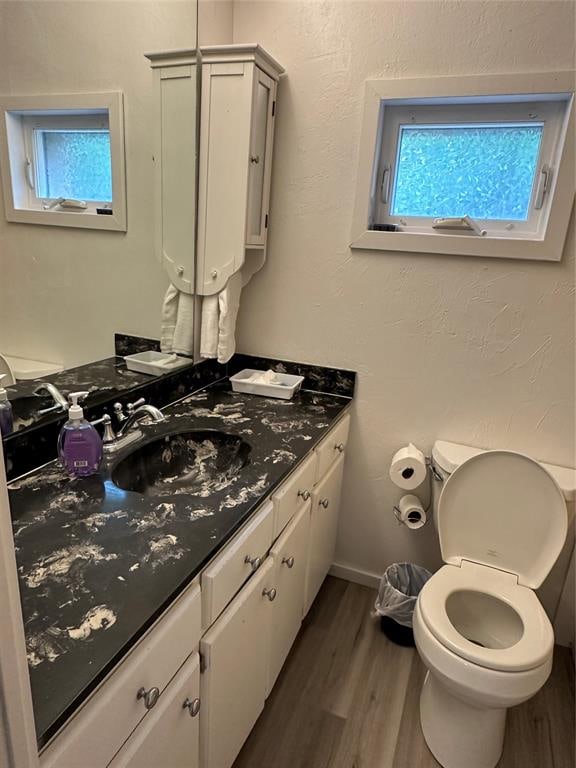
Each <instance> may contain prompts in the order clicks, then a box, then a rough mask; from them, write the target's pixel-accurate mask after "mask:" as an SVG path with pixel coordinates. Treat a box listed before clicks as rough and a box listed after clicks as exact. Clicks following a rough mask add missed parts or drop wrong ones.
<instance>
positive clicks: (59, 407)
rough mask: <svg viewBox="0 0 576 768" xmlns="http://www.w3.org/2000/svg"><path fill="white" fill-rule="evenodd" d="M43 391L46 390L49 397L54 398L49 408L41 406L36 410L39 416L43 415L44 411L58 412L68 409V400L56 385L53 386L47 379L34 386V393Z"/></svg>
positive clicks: (38, 393)
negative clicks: (40, 408)
mask: <svg viewBox="0 0 576 768" xmlns="http://www.w3.org/2000/svg"><path fill="white" fill-rule="evenodd" d="M44 391H46V392H48V394H49V395H50V397H51V398H52V399H53V400H54V405H51V406H50V407H49V408H42V410H40V411H38V415H39V416H43V415H44V414H46V413H56V412H58V413H60V412H62V411H67V410H68V400H67V399H66V398H65V397H64V395H63V394H62V392H60V390H59V389H58V387H55V386H54V384H51V383H50V382H49V381H43V382H42V383H41V384H39V385H38V386H37V387H36V389H35V390H34V394H35V395H40V394H41V393H42V392H44Z"/></svg>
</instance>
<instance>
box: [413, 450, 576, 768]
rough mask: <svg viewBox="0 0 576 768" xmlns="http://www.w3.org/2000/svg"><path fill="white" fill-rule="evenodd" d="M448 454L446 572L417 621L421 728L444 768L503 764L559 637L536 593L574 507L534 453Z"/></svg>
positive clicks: (421, 601) (438, 511)
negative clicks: (518, 712)
mask: <svg viewBox="0 0 576 768" xmlns="http://www.w3.org/2000/svg"><path fill="white" fill-rule="evenodd" d="M445 446H454V444H444V447H445ZM442 448H443V445H442V444H439V443H437V444H436V445H435V450H434V453H433V458H434V459H435V460H436V461H435V463H436V465H440V467H439V468H440V472H442V470H446V469H447V470H448V471H444V474H443V477H442V478H440V477H439V478H438V479H444V482H443V483H442V490H441V493H440V496H439V498H438V499H437V503H435V509H434V515H435V523H436V526H437V530H438V535H439V539H440V549H441V553H442V559H443V561H444V563H445V565H444V566H443V567H442V568H440V570H439V571H437V572H436V573H435V574H434V575H433V576H432V578H431V579H430V580H429V581H428V582H427V583H426V584H425V585H424V587H423V589H422V592H421V593H420V595H419V598H418V602H417V605H416V609H415V613H414V621H413V624H414V639H415V642H416V648H417V650H418V653H419V654H420V657H421V658H422V661H423V663H424V664H425V666H426V667H427V670H428V672H427V674H426V678H425V681H424V684H423V687H422V692H421V696H420V722H421V725H422V731H423V734H424V738H425V740H426V743H427V745H428V747H429V749H430V751H431V752H432V754H433V755H434V757H435V758H436V760H438V762H439V763H440V764H441V765H442V766H444V768H494V766H495V765H496V764H497V763H498V760H499V759H500V756H501V753H502V747H503V743H504V730H505V724H506V710H507V709H508V708H509V707H513V706H515V705H517V704H521V703H522V702H524V701H526V700H527V699H529V698H531V697H532V696H534V694H536V693H537V692H538V690H539V689H540V688H541V687H542V686H543V685H544V683H545V682H546V680H547V678H548V676H549V674H550V671H551V668H552V653H553V647H554V632H553V629H552V625H551V624H550V620H549V619H548V616H547V615H546V612H545V610H544V608H543V607H542V605H541V603H540V601H539V599H538V597H537V595H536V594H535V592H534V590H535V589H536V588H537V587H539V586H540V584H542V582H543V581H544V579H545V578H546V576H547V574H548V573H549V571H550V570H551V568H552V566H553V565H554V563H555V562H556V559H557V558H558V555H559V554H560V552H561V550H562V547H563V545H564V541H565V539H566V533H567V508H566V500H565V495H564V493H563V491H562V490H561V488H560V486H559V485H558V482H557V481H556V480H555V479H554V477H553V476H552V474H551V473H550V472H549V471H548V470H547V469H545V468H544V466H542V465H541V464H539V463H538V462H536V461H534V460H533V459H531V458H529V457H527V456H524V455H522V454H519V453H514V452H511V451H479V450H475V449H466V447H465V446H462V447H461V448H462V450H463V451H464V452H465V455H466V458H465V460H462V461H460V462H459V461H455V462H454V463H453V464H452V465H451V466H450V462H448V461H446V460H444V459H445V458H446V454H447V453H449V451H446V450H444V451H443V450H442ZM456 448H458V446H456ZM466 450H467V451H468V452H467V453H466ZM566 471H567V472H569V470H566Z"/></svg>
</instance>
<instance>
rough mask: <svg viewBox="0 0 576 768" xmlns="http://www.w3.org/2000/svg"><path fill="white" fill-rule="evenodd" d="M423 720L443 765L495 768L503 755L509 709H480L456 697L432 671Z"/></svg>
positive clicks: (422, 699)
mask: <svg viewBox="0 0 576 768" xmlns="http://www.w3.org/2000/svg"><path fill="white" fill-rule="evenodd" d="M420 723H421V725H422V732H423V734H424V738H425V739H426V744H427V745H428V748H429V749H430V751H431V752H432V754H433V755H434V757H435V758H436V760H438V762H439V763H440V765H442V766H443V768H463V766H466V768H494V766H495V765H496V764H497V762H498V760H499V759H500V755H501V754H502V748H503V746H504V731H505V727H506V710H505V709H479V708H477V707H473V706H472V705H471V704H468V703H466V702H465V701H462V699H459V698H456V697H455V696H453V695H452V694H451V693H450V691H449V690H448V689H447V688H446V687H445V686H444V685H442V683H441V682H439V681H438V680H437V679H436V678H435V677H434V676H433V675H431V674H430V672H427V673H426V679H425V680H424V685H423V686H422V693H421V695H420Z"/></svg>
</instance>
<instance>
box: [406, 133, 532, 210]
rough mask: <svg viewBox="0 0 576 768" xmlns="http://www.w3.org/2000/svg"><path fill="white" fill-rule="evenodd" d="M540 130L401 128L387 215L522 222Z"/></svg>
mask: <svg viewBox="0 0 576 768" xmlns="http://www.w3.org/2000/svg"><path fill="white" fill-rule="evenodd" d="M543 129H544V126H543V123H539V124H535V123H530V124H529V125H513V124H507V125H506V124H502V125H494V124H487V125H416V126H410V125H402V126H400V129H399V136H398V150H397V162H396V178H395V182H394V188H393V192H392V200H391V214H392V215H394V216H420V217H453V216H454V217H456V216H466V215H468V216H471V217H473V218H475V219H493V220H512V221H526V220H527V219H528V215H529V207H530V200H531V197H532V189H533V186H534V177H535V174H536V170H537V164H538V156H539V153H540V144H541V140H542V133H543Z"/></svg>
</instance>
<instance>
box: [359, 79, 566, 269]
mask: <svg viewBox="0 0 576 768" xmlns="http://www.w3.org/2000/svg"><path fill="white" fill-rule="evenodd" d="M561 74H562V75H570V74H571V73H561ZM526 77H527V78H528V77H530V76H526ZM534 78H535V79H536V80H538V79H541V80H543V81H544V82H546V80H547V79H548V80H550V81H551V82H554V85H556V81H554V73H550V74H549V75H548V73H546V74H544V75H541V76H538V75H535V76H534ZM499 79H502V80H503V81H505V82H504V83H502V84H500V88H495V90H494V92H490V83H491V84H492V87H493V86H494V83H495V82H497V81H498V80H499ZM562 80H564V81H565V82H566V84H567V85H568V84H570V82H572V83H573V78H572V79H571V80H570V78H569V77H564V78H562ZM521 81H522V76H501V78H499V77H498V76H494V77H488V76H485V77H470V78H465V77H463V78H436V79H426V80H421V81H416V80H411V81H407V82H406V87H405V94H402V85H401V83H402V81H370V82H369V83H368V84H367V101H366V105H365V124H364V127H363V137H362V141H363V143H364V146H363V147H362V148H361V149H362V151H361V159H360V167H359V174H358V182H357V184H358V186H357V199H356V210H355V220H354V225H353V233H352V247H353V248H354V247H356V248H374V249H378V250H408V251H421V252H432V253H454V254H458V253H462V254H464V255H466V254H469V255H487V256H503V257H519V258H541V259H547V260H548V259H550V260H558V259H559V258H560V257H561V246H562V245H563V238H562V242H560V237H559V235H560V232H559V230H557V231H555V232H553V231H552V228H553V227H554V226H555V223H556V226H560V227H562V228H563V235H565V230H566V228H567V225H568V220H569V216H570V210H571V207H572V201H573V197H574V173H573V170H574V168H573V165H574V156H573V148H571V147H570V146H569V145H570V144H571V142H570V141H567V140H566V137H567V136H568V135H569V132H568V131H569V128H568V126H569V123H570V121H573V114H572V113H573V100H574V91H573V90H572V91H564V90H560V89H559V88H558V90H556V89H555V90H553V91H551V92H546V91H538V92H537V91H535V90H534V91H532V89H528V88H527V89H526V91H528V92H526V91H524V89H522V90H520V89H519V90H518V92H514V91H513V90H512V88H511V89H510V91H509V92H504V93H502V92H498V91H499V90H502V88H506V84H508V85H510V86H514V85H518V86H521ZM467 82H469V83H470V91H471V94H470V95H467V94H466V86H467ZM435 86H436V87H437V88H438V92H439V94H442V95H438V96H434V95H429V94H430V92H433V91H434V89H435ZM525 87H526V86H525ZM572 87H573V86H572ZM443 90H444V91H447V92H448V93H446V92H445V93H442V91H443ZM368 121H370V122H368ZM367 142H371V145H372V151H371V153H370V146H369V145H368V146H367V145H366V143H367ZM370 154H371V156H370ZM361 185H362V186H361ZM480 239H481V240H482V241H483V242H482V243H480V242H477V241H479V240H480ZM473 241H475V242H473ZM547 245H548V247H547ZM523 247H524V250H523Z"/></svg>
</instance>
